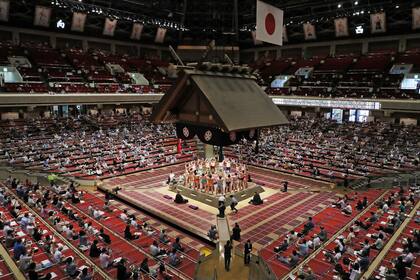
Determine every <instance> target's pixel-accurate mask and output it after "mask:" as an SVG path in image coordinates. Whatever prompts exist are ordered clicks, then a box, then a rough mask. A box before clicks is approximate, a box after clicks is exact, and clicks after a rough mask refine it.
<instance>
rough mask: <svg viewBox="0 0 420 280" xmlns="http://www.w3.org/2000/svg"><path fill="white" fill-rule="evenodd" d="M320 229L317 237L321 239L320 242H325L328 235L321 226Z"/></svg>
mask: <svg viewBox="0 0 420 280" xmlns="http://www.w3.org/2000/svg"><path fill="white" fill-rule="evenodd" d="M320 229H321V230H320V231H319V233H318V237H319V239H321V241H322V242H325V241H326V240H327V238H328V233H327V231H326V230H325V228H324V227H323V226H321V227H320Z"/></svg>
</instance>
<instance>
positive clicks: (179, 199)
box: [174, 191, 188, 204]
mask: <svg viewBox="0 0 420 280" xmlns="http://www.w3.org/2000/svg"><path fill="white" fill-rule="evenodd" d="M174 202H175V203H178V204H185V203H188V199H185V198H183V197H182V195H181V193H180V192H179V191H178V192H177V193H176V195H175V200H174Z"/></svg>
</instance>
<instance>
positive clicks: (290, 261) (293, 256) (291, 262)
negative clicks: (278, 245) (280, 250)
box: [277, 250, 299, 267]
mask: <svg viewBox="0 0 420 280" xmlns="http://www.w3.org/2000/svg"><path fill="white" fill-rule="evenodd" d="M277 259H278V260H279V261H281V262H282V263H285V264H287V265H288V266H290V267H294V266H295V265H296V264H297V263H298V262H299V255H298V253H297V252H296V250H293V252H292V254H291V255H290V257H288V258H285V257H283V256H281V255H279V256H278V257H277Z"/></svg>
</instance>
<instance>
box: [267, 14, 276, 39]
mask: <svg viewBox="0 0 420 280" xmlns="http://www.w3.org/2000/svg"><path fill="white" fill-rule="evenodd" d="M265 31H267V33H268V34H269V35H272V34H273V33H274V31H276V20H275V18H274V16H273V14H272V13H268V14H267V15H266V16H265Z"/></svg>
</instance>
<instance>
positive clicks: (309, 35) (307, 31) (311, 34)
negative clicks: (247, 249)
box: [303, 22, 316, 40]
mask: <svg viewBox="0 0 420 280" xmlns="http://www.w3.org/2000/svg"><path fill="white" fill-rule="evenodd" d="M303 33H304V35H305V40H314V39H316V33H315V25H313V24H311V23H309V22H307V23H304V24H303Z"/></svg>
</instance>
